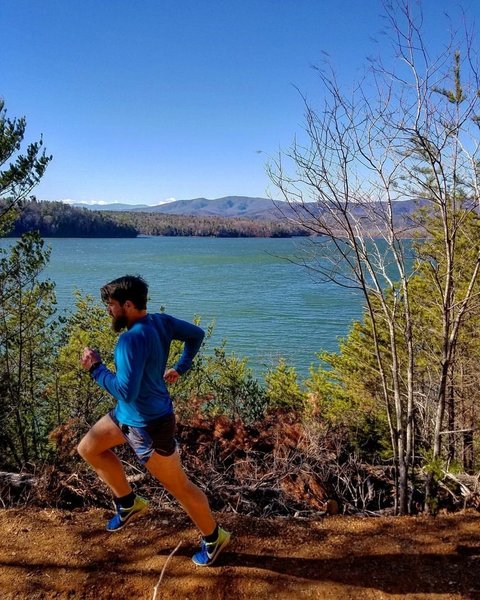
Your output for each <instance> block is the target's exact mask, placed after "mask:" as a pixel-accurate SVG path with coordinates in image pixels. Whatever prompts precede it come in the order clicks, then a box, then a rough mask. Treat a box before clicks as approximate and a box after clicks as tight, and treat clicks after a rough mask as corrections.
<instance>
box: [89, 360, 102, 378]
mask: <svg viewBox="0 0 480 600" xmlns="http://www.w3.org/2000/svg"><path fill="white" fill-rule="evenodd" d="M101 364H102V361H101V360H97V362H94V363H93V365H92V366H91V367H90V368H89V369H88V372H89V373H90V375H91V374H92V373H93V372H94V371H95V369H96V368H97V367H99V366H100V365H101Z"/></svg>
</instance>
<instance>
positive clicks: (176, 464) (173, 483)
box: [145, 450, 216, 536]
mask: <svg viewBox="0 0 480 600" xmlns="http://www.w3.org/2000/svg"><path fill="white" fill-rule="evenodd" d="M145 466H146V467H147V469H148V470H149V471H150V473H151V474H152V475H153V476H154V477H155V478H156V479H158V481H160V483H161V484H162V485H163V486H164V487H165V489H166V490H167V491H169V492H170V493H171V494H172V496H174V497H175V498H176V499H177V500H178V502H180V504H181V505H182V506H183V508H184V510H185V512H186V513H187V514H188V516H189V517H190V518H191V519H192V521H193V522H194V523H195V525H196V526H197V527H198V528H199V529H200V531H201V533H202V535H204V536H207V535H210V534H211V533H212V532H213V531H214V530H215V527H216V522H215V519H214V518H213V515H212V511H211V510H210V505H209V504H208V500H207V497H206V495H205V494H204V493H203V492H202V490H201V489H200V488H199V487H197V486H196V485H195V484H194V483H192V482H191V481H190V479H188V477H187V475H186V473H185V471H184V470H183V467H182V464H181V462H180V456H179V454H178V451H177V450H176V451H175V452H174V453H173V454H172V455H170V456H161V455H160V454H157V453H156V452H154V453H153V454H152V456H151V457H150V458H149V459H148V461H147V462H146V464H145Z"/></svg>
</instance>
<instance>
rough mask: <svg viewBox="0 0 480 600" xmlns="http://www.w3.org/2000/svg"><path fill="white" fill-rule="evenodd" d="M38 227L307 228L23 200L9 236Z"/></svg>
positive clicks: (168, 232)
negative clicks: (92, 208) (103, 209)
mask: <svg viewBox="0 0 480 600" xmlns="http://www.w3.org/2000/svg"><path fill="white" fill-rule="evenodd" d="M30 231H38V232H39V233H40V235H41V236H42V237H44V238H50V237H85V238H100V237H105V238H131V237H136V236H138V235H151V236H199V237H235V238H238V237H272V238H276V237H292V236H305V235H308V232H307V231H306V230H305V228H303V227H300V226H294V225H291V224H289V223H284V222H282V221H280V220H276V221H273V220H271V221H269V220H253V219H245V218H240V217H216V216H212V217H201V216H189V215H169V214H161V213H147V212H134V211H90V210H88V209H86V208H76V207H73V206H69V205H68V204H64V203H62V202H38V201H36V200H29V201H24V202H23V203H22V205H21V206H20V207H19V209H18V214H17V217H16V219H15V222H14V224H13V227H12V229H11V230H10V232H9V233H8V234H7V235H8V237H20V236H21V235H22V234H24V233H28V232H30Z"/></svg>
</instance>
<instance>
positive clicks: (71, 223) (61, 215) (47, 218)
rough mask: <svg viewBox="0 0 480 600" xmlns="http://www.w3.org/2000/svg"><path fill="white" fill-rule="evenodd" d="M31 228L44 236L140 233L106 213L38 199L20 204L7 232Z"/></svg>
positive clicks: (12, 233)
mask: <svg viewBox="0 0 480 600" xmlns="http://www.w3.org/2000/svg"><path fill="white" fill-rule="evenodd" d="M29 231H38V233H39V234H40V235H41V236H42V237H45V238H50V237H90V238H117V237H118V238H120V237H124V238H125V237H127V238H128V237H136V236H137V231H136V229H135V228H134V227H132V226H131V225H129V224H127V223H121V222H118V221H116V220H114V219H112V218H111V217H110V216H109V215H106V214H104V213H99V212H98V213H97V212H91V211H89V210H86V209H84V208H75V207H72V206H69V205H68V204H64V203H63V202H37V201H36V200H35V199H31V200H29V201H24V202H22V204H21V206H19V207H18V213H17V218H16V219H15V222H14V224H13V228H12V229H11V231H10V232H9V234H8V235H9V236H10V237H20V236H21V235H23V234H24V233H27V232H29Z"/></svg>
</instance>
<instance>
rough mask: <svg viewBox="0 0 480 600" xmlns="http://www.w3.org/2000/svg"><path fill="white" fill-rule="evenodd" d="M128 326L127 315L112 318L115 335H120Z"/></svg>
mask: <svg viewBox="0 0 480 600" xmlns="http://www.w3.org/2000/svg"><path fill="white" fill-rule="evenodd" d="M127 325H128V321H127V317H126V316H125V315H118V316H117V317H112V329H113V331H115V333H119V332H120V331H122V329H125V327H126V326H127Z"/></svg>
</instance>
